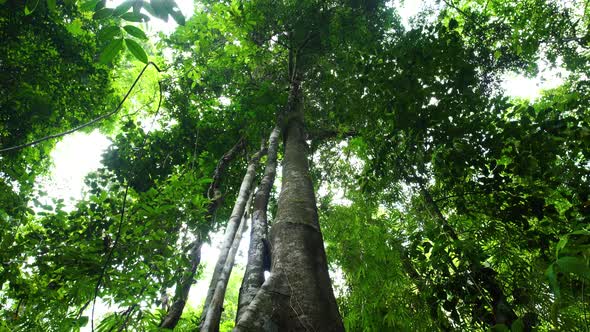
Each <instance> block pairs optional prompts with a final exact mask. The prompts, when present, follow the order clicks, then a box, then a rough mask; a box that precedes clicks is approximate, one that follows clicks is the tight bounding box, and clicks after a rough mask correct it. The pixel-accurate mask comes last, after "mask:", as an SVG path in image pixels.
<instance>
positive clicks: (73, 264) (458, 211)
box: [0, 0, 590, 331]
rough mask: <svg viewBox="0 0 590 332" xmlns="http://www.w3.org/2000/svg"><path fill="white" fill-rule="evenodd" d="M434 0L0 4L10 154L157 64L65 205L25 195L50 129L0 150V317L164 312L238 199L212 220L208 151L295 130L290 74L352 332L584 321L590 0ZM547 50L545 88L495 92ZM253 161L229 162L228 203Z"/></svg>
mask: <svg viewBox="0 0 590 332" xmlns="http://www.w3.org/2000/svg"><path fill="white" fill-rule="evenodd" d="M436 8H437V10H435V11H431V12H428V11H425V12H423V13H421V14H420V17H419V19H417V20H415V21H414V23H413V25H412V26H411V27H409V28H406V27H404V26H403V25H402V24H401V22H400V21H399V17H398V16H397V15H396V11H398V10H399V8H398V7H396V6H395V4H391V3H387V4H386V3H385V2H382V1H344V0H342V1H323V2H317V1H298V2H277V1H266V0H259V1H237V0H235V1H223V2H218V1H206V0H203V1H199V2H198V3H197V6H196V10H195V13H194V14H193V15H192V17H190V18H189V19H186V20H185V18H184V17H183V16H182V14H180V12H179V10H178V8H177V7H176V4H175V3H174V1H149V2H147V1H125V2H123V3H121V4H120V5H118V6H117V7H114V8H109V7H107V6H106V2H105V1H93V0H91V1H83V2H76V1H52V0H48V1H26V2H16V1H3V2H2V1H0V28H1V29H0V31H1V32H0V37H1V38H2V41H3V42H2V44H1V45H0V50H1V52H0V75H1V76H0V80H1V81H2V82H3V84H2V89H1V90H0V100H1V101H0V142H1V147H0V148H5V147H10V146H14V145H19V144H23V143H26V142H29V141H31V140H33V139H36V138H39V137H44V136H47V135H49V134H53V133H57V132H61V131H64V130H66V129H69V128H72V127H74V126H76V125H78V124H80V123H84V122H86V121H88V120H91V119H93V118H96V117H97V116H99V115H102V114H105V112H107V111H108V110H112V109H114V108H115V106H116V104H117V103H118V102H119V100H120V96H121V95H122V94H124V93H125V92H126V91H127V88H128V87H129V86H130V85H131V84H132V83H133V81H134V78H135V77H136V76H135V75H136V74H137V72H138V71H139V69H140V68H141V67H142V65H141V63H147V62H148V61H156V62H157V63H158V65H161V64H163V63H164V62H167V63H166V65H165V66H164V65H161V67H162V68H166V70H165V71H166V73H165V74H163V75H161V76H157V75H156V73H147V74H146V75H147V76H146V77H145V80H142V81H141V82H140V83H139V85H138V89H137V90H135V92H134V93H133V94H132V96H131V98H130V102H129V103H127V104H126V105H125V106H124V107H123V110H122V112H121V113H120V114H117V115H116V116H114V117H113V118H111V119H109V121H107V122H106V123H104V124H101V128H102V130H103V132H105V133H106V134H108V135H109V136H110V138H111V140H112V145H111V146H110V147H109V148H108V150H107V151H106V153H105V154H104V156H103V167H102V168H101V169H99V170H98V171H97V172H94V173H92V174H90V175H89V176H88V177H87V179H86V184H87V188H88V189H87V191H86V195H85V197H83V198H82V199H81V200H79V202H77V204H76V205H75V206H74V207H73V208H71V209H70V208H67V207H66V204H65V202H64V201H63V200H60V199H57V200H55V201H53V202H47V200H46V199H45V196H47V195H46V193H44V192H42V191H41V192H36V191H35V190H34V187H35V184H36V182H38V177H39V175H43V174H46V173H47V169H48V166H49V164H50V160H49V158H48V157H49V154H50V152H51V151H52V149H53V147H54V146H55V141H45V142H42V143H41V144H39V145H36V146H34V147H31V148H27V149H21V150H15V151H8V152H3V153H2V154H0V160H1V165H0V203H1V204H0V232H1V233H0V234H1V235H0V316H1V317H2V319H0V322H1V323H0V329H10V330H19V329H20V330H44V331H63V330H78V329H79V328H80V327H82V326H85V325H87V324H88V323H89V320H91V319H92V318H91V317H88V310H89V308H90V307H91V306H92V302H93V300H94V298H95V295H96V296H97V297H98V298H100V299H101V300H103V301H105V302H107V303H108V304H112V305H113V307H115V308H118V309H116V310H115V311H114V312H112V313H111V314H110V315H106V316H105V318H104V319H103V320H102V321H101V322H97V323H96V324H95V327H97V330H101V329H102V330H110V329H112V328H118V327H120V326H122V325H126V326H128V327H130V328H132V329H136V330H150V329H155V328H156V326H157V325H158V324H159V322H160V319H161V318H162V316H163V315H164V314H165V310H163V309H157V307H158V306H160V305H161V304H162V302H163V301H162V293H165V292H166V291H167V290H168V289H172V288H173V287H174V286H175V284H176V283H177V282H178V281H179V280H180V278H181V276H182V271H183V270H184V269H185V268H186V267H187V266H190V263H189V257H188V255H187V247H188V246H189V244H190V242H191V241H192V240H193V239H194V238H195V237H196V236H199V238H202V239H207V238H209V236H210V234H211V232H214V231H216V230H218V229H219V228H220V227H222V226H223V225H224V223H225V222H226V220H227V216H228V213H229V210H230V209H231V206H227V204H225V205H224V206H222V208H221V209H219V211H218V213H217V214H216V215H215V218H213V219H214V222H213V223H207V222H205V220H207V218H206V215H207V213H208V211H207V210H206V209H207V206H208V203H209V202H210V199H212V197H210V195H209V194H208V189H209V185H210V182H211V177H212V174H213V172H214V169H215V166H216V165H217V162H218V161H219V159H220V158H222V156H223V155H224V153H225V152H226V151H228V150H229V149H230V147H232V146H233V145H234V144H235V143H236V142H237V141H238V140H240V139H243V140H244V141H245V142H246V150H247V151H246V153H245V155H249V154H250V153H249V152H251V151H254V150H257V149H258V148H259V146H260V140H261V138H264V137H266V136H267V134H268V132H269V131H270V129H271V128H272V127H274V125H275V123H276V122H277V121H278V122H279V125H281V124H283V123H282V121H285V119H281V118H280V117H279V118H278V117H277V114H279V113H281V112H279V111H280V110H282V109H283V108H284V107H285V105H286V103H287V98H288V87H289V83H290V80H292V79H301V80H302V82H303V83H302V89H303V93H304V107H305V113H306V114H305V116H306V120H305V121H306V129H307V131H308V135H309V141H310V143H311V147H312V149H313V155H312V156H311V159H312V163H311V164H312V178H313V181H314V184H315V187H316V190H317V192H318V193H319V195H318V196H319V203H320V204H319V213H320V216H321V222H322V230H323V232H324V238H325V242H326V246H327V254H328V258H329V261H330V265H331V268H332V270H333V271H334V272H335V273H336V275H340V274H341V275H342V278H335V282H336V281H338V280H339V279H342V280H341V282H337V283H339V285H338V288H339V292H338V294H337V295H338V302H339V306H340V310H341V313H342V316H343V319H344V322H345V325H346V327H347V329H348V330H350V331H391V330H396V331H397V330H401V331H415V330H420V331H421V330H429V329H439V330H443V331H450V330H469V331H488V330H493V331H507V330H512V331H532V330H539V331H551V330H563V331H575V330H581V329H583V328H584V327H585V326H588V325H589V324H590V323H589V321H588V319H589V318H588V317H590V314H589V313H588V311H589V309H590V300H589V297H588V295H587V294H586V293H587V291H585V289H587V288H588V282H589V281H590V267H589V259H590V252H589V248H590V247H589V245H590V242H589V241H590V233H589V232H590V230H589V228H588V225H589V221H590V220H589V216H590V189H589V188H590V183H589V181H590V112H589V108H588V105H589V102H590V89H589V87H590V84H589V83H590V82H589V81H588V56H589V53H588V45H589V43H588V17H589V16H588V13H587V10H588V8H587V6H586V5H584V4H581V3H579V2H575V1H574V2H571V3H569V4H566V3H562V2H555V1H547V0H526V1H518V2H509V1H483V0H481V1H480V0H444V1H442V2H439V3H438V4H437V7H436ZM146 13H147V14H150V15H149V16H148V15H147V14H146ZM150 17H152V18H156V19H161V20H168V19H169V17H172V19H173V20H175V21H176V22H177V23H178V24H180V26H179V27H178V29H177V30H176V31H175V32H174V33H173V34H171V35H170V36H160V40H159V41H157V42H156V41H154V42H153V43H150V38H151V37H149V36H147V35H146V34H145V32H144V31H143V30H142V25H141V24H135V23H141V22H144V21H147V20H148V19H150ZM124 49H127V50H128V53H122V51H123V50H124ZM135 60H138V61H135ZM140 62H141V63H140ZM543 66H546V67H548V68H558V67H563V68H564V69H565V70H567V77H566V79H565V80H564V83H563V84H562V85H561V86H559V87H557V88H555V89H552V90H548V91H544V92H543V93H542V95H541V97H539V98H537V99H534V100H519V99H513V98H508V97H507V96H505V93H504V91H502V90H501V89H500V88H499V87H500V83H501V80H502V77H503V75H504V74H505V73H507V72H517V73H524V74H526V75H529V76H534V75H536V74H537V73H538V72H539V71H540V70H542V69H543V68H542V67H543ZM294 74H297V75H299V76H301V77H295V76H296V75H294ZM115 79H117V80H115ZM156 82H157V83H158V84H156ZM160 93H161V94H160ZM160 98H162V100H161V103H160ZM156 105H158V106H157V107H156ZM244 159H245V158H241V157H240V158H238V159H237V160H235V161H234V162H232V164H231V165H230V166H229V168H228V169H227V171H226V172H225V174H224V175H223V178H222V180H221V191H222V194H223V197H224V198H225V202H231V201H232V198H233V197H234V196H235V195H236V194H237V191H238V185H239V182H240V181H239V179H240V177H241V176H242V175H243V172H244V170H243V168H244V166H245V165H246V161H245V160H244ZM273 199H275V198H273ZM271 205H272V204H271ZM272 211H273V208H272V207H271V213H270V215H271V216H272V214H273V213H272ZM235 272H237V271H235ZM197 277H198V278H200V277H201V276H200V274H199V275H198V276H197ZM239 278H240V277H239V275H238V274H236V273H234V275H233V276H232V278H231V279H230V287H229V289H230V290H229V291H228V294H227V296H226V305H225V311H224V313H223V321H224V322H223V323H222V326H221V327H220V328H221V329H222V330H230V329H231V328H232V327H233V323H234V314H235V309H236V308H235V307H236V303H237V288H238V287H237V285H238V283H239V282H240V280H239ZM97 285H98V286H97ZM95 293H96V294H95ZM197 311H200V310H198V309H197V310H194V309H191V310H188V311H185V312H184V316H183V318H182V319H181V323H180V324H179V326H178V327H177V330H179V331H180V330H185V329H186V330H188V329H191V328H194V326H196V324H197V323H198V322H197V320H198V318H197V317H198V316H199V315H198V314H199V312H197Z"/></svg>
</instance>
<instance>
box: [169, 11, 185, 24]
mask: <svg viewBox="0 0 590 332" xmlns="http://www.w3.org/2000/svg"><path fill="white" fill-rule="evenodd" d="M170 16H172V18H173V19H174V20H175V21H176V23H178V25H184V24H185V23H186V21H185V19H184V15H182V13H181V12H180V10H172V11H170Z"/></svg>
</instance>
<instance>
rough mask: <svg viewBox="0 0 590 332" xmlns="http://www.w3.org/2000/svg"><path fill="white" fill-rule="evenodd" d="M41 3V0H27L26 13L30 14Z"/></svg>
mask: <svg viewBox="0 0 590 332" xmlns="http://www.w3.org/2000/svg"><path fill="white" fill-rule="evenodd" d="M38 4H39V0H27V1H26V2H25V15H30V14H31V13H33V12H34V11H35V9H36V8H37V5H38Z"/></svg>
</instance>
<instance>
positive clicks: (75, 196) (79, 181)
mask: <svg viewBox="0 0 590 332" xmlns="http://www.w3.org/2000/svg"><path fill="white" fill-rule="evenodd" d="M110 144H111V141H110V140H109V139H108V138H107V137H106V136H104V135H103V134H101V133H100V132H99V131H98V130H94V131H93V132H91V133H90V134H86V133H81V132H78V133H73V134H70V135H68V136H65V137H64V138H63V139H62V140H61V141H60V142H58V143H57V144H56V145H55V149H54V150H53V151H52V152H51V158H52V160H53V166H52V167H51V169H50V175H49V176H48V177H44V178H42V179H40V180H39V181H38V184H39V187H40V188H41V189H42V190H43V191H45V192H47V199H52V198H55V199H60V198H61V199H64V200H65V203H66V209H68V210H71V209H72V208H73V206H74V204H75V201H77V200H79V199H80V198H81V197H82V193H83V191H84V189H85V184H84V177H85V176H86V175H87V174H88V173H90V172H93V171H95V170H97V169H98V168H99V167H100V166H101V165H102V163H101V159H102V154H103V152H104V151H105V150H106V148H107V147H108V146H109V145H110ZM72 200H73V201H72Z"/></svg>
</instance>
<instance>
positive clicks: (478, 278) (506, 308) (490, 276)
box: [418, 180, 518, 326]
mask: <svg viewBox="0 0 590 332" xmlns="http://www.w3.org/2000/svg"><path fill="white" fill-rule="evenodd" d="M418 183H419V185H420V191H421V193H422V197H423V198H424V200H425V201H426V204H427V206H428V209H431V210H432V211H433V212H434V213H435V215H436V217H437V219H439V220H440V222H441V223H442V225H443V230H444V231H445V232H446V233H447V234H448V235H449V237H450V238H451V239H452V240H454V241H455V242H460V241H461V240H459V236H458V235H457V233H456V232H455V230H454V229H453V228H452V227H451V226H450V225H449V223H448V222H447V219H446V218H445V217H444V215H443V214H442V212H441V211H440V209H439V208H438V204H436V202H435V201H434V199H433V198H432V195H431V194H430V192H429V191H428V189H427V188H426V186H425V184H424V182H423V181H421V180H418ZM465 256H466V257H470V255H465ZM468 264H469V265H468V266H469V270H470V275H471V276H473V278H474V279H475V280H473V281H474V282H476V283H478V284H479V286H480V287H481V288H483V289H485V290H486V291H487V292H488V293H489V295H490V297H491V298H492V303H491V306H492V314H493V316H494V324H505V325H507V326H510V325H512V323H513V322H514V321H515V320H516V319H518V316H517V315H516V313H515V312H514V310H513V309H512V306H511V305H510V303H509V302H508V300H507V298H506V295H505V294H504V291H503V290H502V287H501V285H500V283H499V282H498V280H497V279H496V275H497V273H496V271H494V270H492V269H490V268H486V267H484V266H482V265H481V264H480V262H474V261H472V260H470V261H468Z"/></svg>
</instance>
